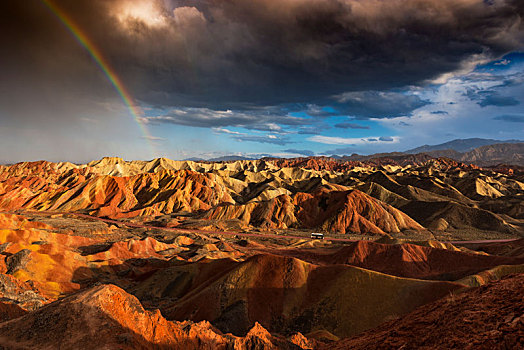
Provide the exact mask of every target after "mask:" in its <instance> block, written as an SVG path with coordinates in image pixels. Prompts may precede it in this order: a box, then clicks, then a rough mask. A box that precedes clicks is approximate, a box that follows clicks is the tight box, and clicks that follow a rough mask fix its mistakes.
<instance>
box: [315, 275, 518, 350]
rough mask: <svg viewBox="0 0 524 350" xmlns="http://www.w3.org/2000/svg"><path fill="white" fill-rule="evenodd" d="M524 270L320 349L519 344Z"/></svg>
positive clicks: (452, 347) (426, 347)
mask: <svg viewBox="0 0 524 350" xmlns="http://www.w3.org/2000/svg"><path fill="white" fill-rule="evenodd" d="M523 347H524V274H518V275H511V276H507V277H505V278H503V279H502V280H500V281H497V282H492V283H490V284H488V285H485V286H482V287H479V288H475V289H472V290H469V291H466V292H464V293H459V294H453V295H451V296H449V297H447V298H445V299H442V300H439V301H437V302H434V303H431V304H428V305H425V306H422V307H420V308H418V309H417V310H416V311H414V312H412V313H410V314H408V315H406V316H404V317H401V318H400V319H397V320H393V321H390V322H387V323H385V324H383V325H382V326H380V327H378V328H375V329H372V330H370V331H367V332H365V333H363V334H361V335H358V336H356V337H353V338H351V339H349V340H343V341H340V342H335V343H331V344H329V345H324V346H320V349H392V348H395V349H522V348H523Z"/></svg>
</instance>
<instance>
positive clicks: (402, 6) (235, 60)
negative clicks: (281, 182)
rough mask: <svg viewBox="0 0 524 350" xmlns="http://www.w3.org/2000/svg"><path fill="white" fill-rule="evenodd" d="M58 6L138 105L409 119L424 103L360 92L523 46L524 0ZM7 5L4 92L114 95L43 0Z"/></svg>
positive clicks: (212, 0)
mask: <svg viewBox="0 0 524 350" xmlns="http://www.w3.org/2000/svg"><path fill="white" fill-rule="evenodd" d="M54 3H55V4H57V6H59V7H60V8H62V9H63V10H64V11H65V12H66V13H67V14H68V15H69V16H70V17H71V18H73V20H74V21H75V22H76V23H77V24H78V26H79V27H80V28H81V29H82V31H83V32H85V33H86V35H87V36H88V37H89V38H90V39H91V40H92V41H93V42H94V43H95V45H96V46H97V47H98V48H99V49H100V51H101V52H102V53H103V55H104V56H105V57H106V58H107V60H108V61H109V62H110V64H111V65H112V66H113V67H114V68H115V70H116V71H117V74H118V75H119V76H120V77H121V79H122V81H123V83H124V85H126V86H127V87H128V88H129V89H130V92H131V93H132V95H133V96H134V98H135V99H138V100H140V101H141V102H143V103H146V104H149V105H153V106H159V107H166V106H184V107H205V108H210V109H246V110H250V109H252V108H254V107H256V106H269V105H271V106H274V105H279V104H282V103H294V102H297V103H316V104H317V105H319V106H323V105H328V104H329V103H330V102H331V97H332V96H334V95H337V96H339V97H341V98H342V100H343V101H339V102H340V105H339V106H338V107H339V111H340V112H341V113H348V114H351V115H355V116H357V117H359V118H368V117H378V118H381V117H389V116H395V115H401V114H407V113H409V112H410V111H411V110H412V109H413V108H416V107H417V106H421V105H423V104H424V102H423V101H420V100H419V99H418V98H417V97H416V96H406V97H404V98H403V100H401V101H398V100H396V98H397V97H398V98H400V96H396V97H395V98H394V101H392V100H391V99H390V98H392V95H380V94H379V93H372V94H378V95H376V96H372V95H371V96H370V95H364V96H363V97H364V98H365V99H367V100H370V99H371V100H372V99H373V98H374V97H376V101H377V103H379V104H378V106H377V107H375V108H374V109H373V106H372V105H370V104H368V103H365V102H364V103H360V102H359V101H358V100H357V99H355V98H354V97H355V96H357V97H358V94H359V92H358V91H366V90H374V91H388V90H390V89H392V88H398V87H402V86H407V85H417V84H420V83H421V82H423V81H426V80H428V79H434V78H436V77H438V76H439V75H441V74H443V73H448V72H452V71H455V70H458V69H461V68H463V67H464V65H466V64H468V63H471V62H472V61H475V60H477V59H483V58H494V57H500V56H502V55H503V54H505V53H507V52H509V51H512V50H516V49H519V48H521V47H522V43H523V37H522V32H523V23H524V21H523V20H522V17H523V13H524V2H522V1H521V0H505V1H503V0H499V1H492V3H489V4H488V3H486V2H484V1H482V0H478V1H472V0H438V1H437V0H390V1H381V0H367V1H360V0H280V1H275V0H251V1H247V0H227V1H224V0H220V1H219V0H209V1H189V0H187V1H186V0H178V1H164V0H162V1H160V0H158V1H145V0H134V1H132V0H113V1H106V0H78V1H74V2H73V1H66V0H55V1H54ZM0 6H1V13H2V14H3V18H4V19H5V20H4V21H3V22H2V23H1V26H2V27H1V28H0V29H1V30H2V40H3V42H2V52H1V54H2V59H3V62H4V63H3V65H2V66H3V68H2V70H3V71H2V90H3V89H5V88H6V86H10V87H12V86H14V85H16V84H18V83H20V84H21V83H24V84H30V83H31V82H32V79H34V81H40V82H46V83H47V84H48V85H49V82H53V83H54V84H55V85H56V86H58V87H60V89H57V91H64V92H68V94H70V93H72V92H69V91H70V90H72V91H73V92H74V91H75V89H76V90H79V91H78V93H86V92H87V91H86V89H88V90H89V91H88V92H89V93H90V94H94V95H100V96H105V95H106V94H107V91H108V89H110V86H108V84H107V82H106V81H104V80H103V79H101V76H100V73H97V72H96V66H93V64H92V61H91V58H90V57H89V56H88V55H87V54H86V52H85V50H83V48H81V47H79V45H78V44H77V43H75V41H74V40H73V39H72V38H71V34H70V33H69V32H68V31H67V30H66V29H65V28H64V26H63V25H61V24H60V23H59V22H58V20H57V18H56V16H54V15H53V14H52V13H51V12H50V11H49V10H48V9H47V8H46V7H45V6H43V5H42V2H41V1H36V0H26V1H19V0H6V1H3V2H2V4H1V5H0ZM7 67H8V68H7ZM7 70H9V71H7ZM18 73H21V74H18ZM102 78H103V77H102ZM77 82H81V84H82V87H81V88H80V87H79V86H77V85H78V84H80V83H77ZM86 86H89V88H88V87H86ZM101 87H103V88H101ZM35 91H36V90H35ZM353 92H355V93H353ZM355 94H357V95H355ZM360 94H362V93H360ZM364 94H366V93H364ZM380 100H385V101H388V103H386V104H383V103H380ZM389 102H394V104H393V105H392V107H391V108H387V104H389ZM367 108H371V109H370V110H369V111H368V110H367ZM311 113H312V114H310V115H314V114H315V113H317V115H321V114H326V113H329V112H326V111H324V110H322V109H320V110H316V111H314V110H313V111H311ZM177 120H180V119H177ZM220 125H222V124H220ZM223 125H226V124H223Z"/></svg>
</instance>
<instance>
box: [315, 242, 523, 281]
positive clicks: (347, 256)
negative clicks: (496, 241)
mask: <svg viewBox="0 0 524 350" xmlns="http://www.w3.org/2000/svg"><path fill="white" fill-rule="evenodd" d="M323 258H324V260H325V261H326V262H327V261H329V263H330V264H348V265H353V266H358V267H362V268H366V269H370V270H373V271H379V272H382V273H387V274H389V275H394V276H400V277H410V278H421V279H446V280H458V279H460V278H463V277H465V276H468V275H473V274H475V273H477V272H480V271H483V270H487V269H490V268H493V267H495V266H499V265H517V264H524V257H501V256H492V255H482V254H475V253H469V252H462V251H453V250H447V249H438V248H433V247H424V246H420V245H415V244H407V243H404V244H394V245H391V244H381V243H375V242H369V241H358V242H356V243H353V244H351V245H349V246H347V247H344V248H341V249H340V250H339V251H338V252H336V253H334V254H332V255H330V256H324V257H323Z"/></svg>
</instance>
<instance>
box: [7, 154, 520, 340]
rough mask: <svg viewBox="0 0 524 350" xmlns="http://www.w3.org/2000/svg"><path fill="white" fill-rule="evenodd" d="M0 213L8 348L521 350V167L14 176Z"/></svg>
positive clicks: (120, 164) (85, 168)
mask: <svg viewBox="0 0 524 350" xmlns="http://www.w3.org/2000/svg"><path fill="white" fill-rule="evenodd" d="M0 211H1V213H0V345H1V346H3V347H4V348H7V349H34V348H41V349H55V348H58V347H60V348H64V349H77V348H104V347H105V348H108V349H112V348H119V349H120V348H122V349H136V348H143V349H157V348H163V349H164V348H165V349H171V348H181V349H194V348H208V349H215V348H218V349H219V348H222V349H226V348H227V349H231V348H234V349H271V348H282V349H286V348H288V349H311V348H340V349H343V348H353V347H354V348H363V349H364V348H378V347H381V346H382V347H385V348H390V347H393V348H395V347H397V348H399V347H402V346H404V348H406V349H407V348H418V347H420V346H422V345H424V344H426V345H428V344H429V345H428V346H432V347H439V344H440V345H441V346H443V347H454V346H461V345H464V344H469V343H468V341H470V340H471V341H473V340H475V339H476V341H477V342H481V343H482V342H485V343H486V344H490V347H491V348H497V347H500V348H504V346H506V348H513V347H515V348H518V347H519V346H520V345H522V338H523V337H522V329H523V327H524V323H523V322H524V316H523V314H522V313H523V310H524V301H523V300H524V299H523V295H522V291H523V288H522V279H523V276H524V275H523V273H524V240H523V239H522V237H524V174H523V173H522V172H520V171H519V169H518V168H512V167H499V168H495V167H494V168H485V169H483V168H478V167H476V166H474V165H465V164H461V163H457V162H455V161H452V160H449V159H444V158H439V159H432V158H429V159H425V158H420V157H419V158H417V157H411V158H410V159H409V160H406V161H402V162H401V161H384V160H382V161H366V162H343V161H337V160H334V159H330V158H306V159H293V160H271V159H266V160H258V161H237V162H226V163H195V162H179V161H171V160H168V159H156V160H153V161H149V162H145V161H134V162H126V161H123V160H122V159H118V158H104V159H102V160H100V161H95V162H91V163H88V164H84V165H76V164H72V163H49V162H32V163H19V164H15V165H11V166H0ZM99 219H104V220H105V221H103V220H99ZM313 231H314V232H323V233H325V235H326V239H325V240H311V239H310V238H309V234H310V233H311V232H313ZM485 240H495V241H493V242H491V243H488V242H484V241H485ZM510 240H511V241H510ZM460 241H469V242H462V243H461V242H460ZM440 319H443V320H447V321H446V322H448V323H453V324H457V328H454V327H450V326H449V325H448V326H444V325H443V326H435V324H437V325H438V324H439V323H438V322H437V320H440ZM410 322H411V323H410ZM439 322H440V321H439ZM442 322H444V323H445V321H442ZM377 327H378V328H377ZM427 327H430V328H431V327H433V328H434V329H433V328H431V329H432V330H431V332H432V334H434V336H432V337H430V338H428V335H427V334H426V335H425V332H426V331H425V330H426V329H430V328H427ZM456 329H459V330H460V332H461V336H458V335H456V334H455V335H454V337H451V334H452V333H453V332H455V331H456ZM363 332H364V333H363ZM490 332H491V333H490ZM375 335H376V337H375ZM453 339H454V340H453ZM493 339H496V340H497V341H496V342H495V341H494V340H493ZM488 340H489V341H488ZM490 342H491V343H490ZM519 342H520V343H519ZM501 344H502V345H501Z"/></svg>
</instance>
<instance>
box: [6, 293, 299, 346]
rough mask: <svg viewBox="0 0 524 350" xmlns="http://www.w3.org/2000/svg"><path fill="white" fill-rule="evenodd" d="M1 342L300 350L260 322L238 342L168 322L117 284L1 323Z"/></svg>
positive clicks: (202, 326) (204, 328) (205, 328)
mask: <svg viewBox="0 0 524 350" xmlns="http://www.w3.org/2000/svg"><path fill="white" fill-rule="evenodd" d="M295 338H298V339H300V335H297V336H295ZM0 343H1V344H2V346H3V347H4V348H7V349H58V348H60V349H79V348H81V349H102V348H103V349H173V348H176V349H188V350H189V349H197V348H198V349H238V350H241V349H252V348H254V347H255V348H257V349H274V348H279V349H301V348H302V347H300V346H298V345H296V344H294V343H292V342H291V341H288V340H286V339H284V338H281V337H273V336H272V335H271V334H269V332H267V331H266V330H265V329H264V328H262V327H261V326H260V325H258V324H257V325H255V326H254V327H253V328H252V329H251V330H250V331H249V332H248V333H247V335H246V336H245V337H241V338H240V337H235V336H233V335H231V334H222V333H221V332H220V331H218V330H217V329H216V328H214V327H213V326H211V325H210V324H209V323H208V322H201V323H192V322H170V321H167V320H166V319H165V318H163V317H162V315H161V314H160V313H159V312H158V311H156V312H149V311H146V310H144V308H143V307H142V305H141V304H140V302H139V301H138V300H137V299H136V298H135V297H133V296H132V295H129V294H128V293H126V292H125V291H123V290H122V289H120V288H118V287H116V286H114V285H101V286H96V287H93V288H91V289H87V290H84V291H82V292H80V293H77V294H74V295H71V296H69V297H67V298H65V299H62V300H60V301H57V302H54V303H52V304H49V305H47V306H45V307H43V308H41V309H39V310H38V311H35V312H32V313H29V314H27V315H25V316H23V317H20V318H17V319H14V320H12V321H9V322H5V323H2V324H0ZM308 348H309V347H308Z"/></svg>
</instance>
